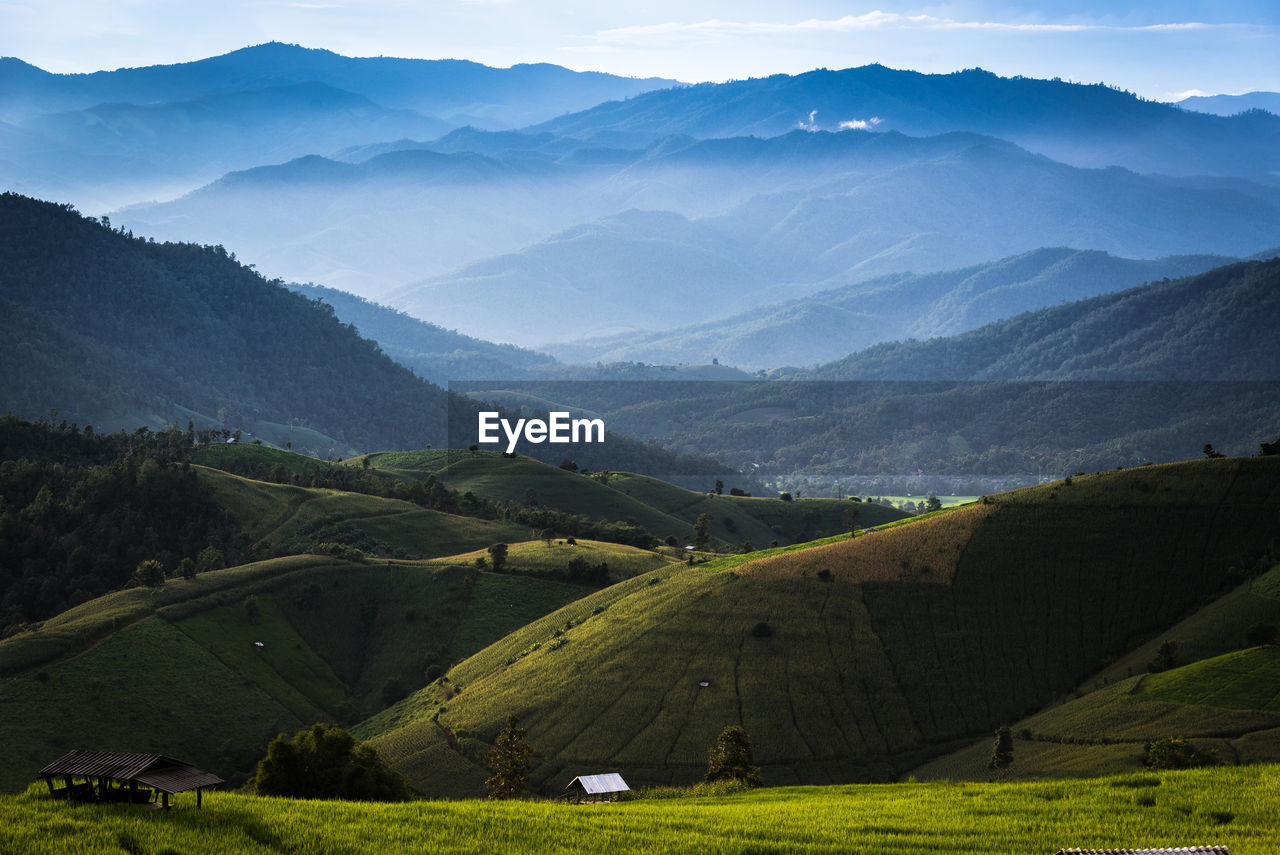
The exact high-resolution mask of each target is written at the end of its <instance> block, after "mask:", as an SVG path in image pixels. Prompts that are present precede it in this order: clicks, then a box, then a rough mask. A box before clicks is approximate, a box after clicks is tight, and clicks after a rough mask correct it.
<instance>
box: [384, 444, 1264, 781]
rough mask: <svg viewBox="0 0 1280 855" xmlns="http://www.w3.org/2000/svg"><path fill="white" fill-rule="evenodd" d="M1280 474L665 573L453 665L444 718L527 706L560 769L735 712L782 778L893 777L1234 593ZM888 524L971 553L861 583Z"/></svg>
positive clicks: (1010, 504) (1007, 508) (1128, 494)
mask: <svg viewBox="0 0 1280 855" xmlns="http://www.w3.org/2000/svg"><path fill="white" fill-rule="evenodd" d="M1278 484H1280V461H1276V460H1272V459H1256V460H1221V461H1204V462H1198V463H1193V464H1182V465H1173V466H1157V467H1144V468H1142V469H1136V470H1129V471H1123V472H1110V473H1103V474H1099V475H1094V476H1086V477H1079V478H1075V479H1073V481H1072V482H1071V483H1070V484H1067V483H1065V482H1060V483H1058V484H1056V485H1048V486H1045V487H1039V488H1032V489H1030V490H1024V491H1017V492H1015V493H1011V494H1007V495H1002V496H997V497H993V498H992V499H991V500H990V503H989V504H985V505H983V504H980V505H975V506H971V507H969V508H964V509H960V510H958V511H944V512H940V513H938V514H935V515H933V516H931V517H929V518H926V519H921V520H918V521H913V522H911V523H910V524H908V525H904V526H901V527H900V528H898V529H896V530H894V531H887V532H876V533H873V534H870V535H866V536H863V537H859V538H858V539H856V540H854V541H853V542H852V543H850V542H849V541H848V539H847V538H845V539H844V540H843V541H842V540H839V539H837V540H835V541H833V542H832V543H831V545H828V546H826V547H822V548H817V549H812V550H798V551H788V553H787V554H786V555H785V557H784V558H782V559H779V558H770V557H768V556H767V555H766V556H762V557H761V560H760V561H759V562H758V563H757V562H752V561H745V562H744V561H743V560H742V559H741V558H738V559H732V560H725V561H724V562H722V563H714V562H713V563H711V564H708V565H705V566H699V567H694V568H688V567H679V568H673V569H670V570H658V571H654V572H653V573H650V574H648V575H647V576H644V577H639V578H637V579H634V580H630V581H629V582H627V583H624V584H623V585H619V586H615V587H614V588H612V589H609V590H607V591H602V592H600V593H598V594H594V595H592V596H591V597H588V598H586V599H584V600H582V601H580V602H578V603H575V604H573V605H572V606H571V607H569V608H568V609H565V610H562V611H560V612H557V613H554V614H552V615H549V616H548V617H547V618H544V619H543V620H541V621H538V622H535V623H534V624H532V625H530V626H529V627H526V628H524V629H522V630H520V631H518V632H516V633H513V634H512V635H511V636H508V637H507V638H504V639H503V640H502V641H501V642H499V643H497V644H496V645H494V646H492V647H490V648H488V649H486V650H485V651H483V652H482V653H481V654H479V655H477V656H476V657H473V658H472V659H470V660H468V661H466V662H464V663H462V664H460V665H458V666H457V667H455V668H454V669H453V670H452V671H451V672H450V673H449V675H448V676H449V678H450V679H451V680H452V681H453V683H454V684H455V685H462V686H465V691H464V692H463V693H462V694H461V695H459V696H457V697H455V698H453V699H452V700H450V701H449V702H448V703H447V705H446V707H445V708H444V709H443V710H439V716H438V720H439V724H440V725H443V726H444V727H446V728H448V729H449V730H450V731H451V732H452V733H453V734H454V735H455V737H458V738H461V739H462V740H463V742H464V743H465V742H466V740H467V739H472V740H475V741H476V744H475V745H474V746H473V748H472V749H470V750H469V751H468V749H467V748H466V745H465V744H464V745H463V755H464V756H472V757H476V756H479V754H480V753H481V750H482V747H483V744H484V743H485V742H486V741H487V740H489V739H492V737H493V735H494V734H495V733H496V732H497V730H498V728H499V727H500V726H501V723H502V722H503V721H505V718H506V716H507V715H508V714H509V713H514V714H516V715H517V716H519V717H520V718H521V719H522V721H523V722H524V724H525V726H526V727H527V728H528V729H529V734H530V740H531V742H532V744H534V745H535V747H537V748H538V750H539V752H540V762H539V764H538V766H537V768H536V771H535V774H536V777H537V780H538V783H539V784H540V785H543V786H548V787H553V788H554V787H555V786H556V785H557V783H556V782H563V781H567V780H568V779H569V778H570V777H572V776H573V775H574V774H580V773H586V772H591V771H593V770H598V769H600V768H611V769H619V770H621V771H623V772H624V774H626V775H628V776H629V779H630V777H634V778H635V779H636V780H637V781H640V782H653V783H668V782H690V781H692V780H694V779H696V778H697V776H698V775H699V774H700V771H701V769H702V767H703V766H704V765H705V756H706V754H705V752H706V750H707V747H708V746H709V745H711V744H712V743H713V742H714V740H715V736H716V734H717V733H718V732H719V730H720V729H721V728H722V727H724V726H725V725H726V724H742V725H743V726H744V727H746V729H747V731H748V732H749V733H750V734H752V736H753V739H754V741H755V745H756V758H757V761H758V762H760V763H761V765H762V766H763V768H764V772H765V778H766V781H768V782H770V783H774V784H785V783H794V782H806V783H813V782H837V781H854V780H874V779H881V778H886V777H893V776H896V775H898V774H902V773H904V772H905V771H907V770H909V769H911V768H913V767H915V766H917V765H919V764H920V763H922V762H923V761H925V760H927V759H928V758H930V757H933V756H938V755H943V754H946V753H949V752H950V751H951V750H954V749H957V748H960V747H962V746H965V745H970V744H972V743H973V741H974V740H975V739H977V738H979V737H982V736H983V735H987V738H988V739H989V734H990V732H991V731H992V730H993V729H994V728H995V727H996V726H997V725H999V724H1003V723H1008V722H1014V721H1018V720H1020V719H1022V718H1024V717H1025V716H1027V715H1030V714H1032V713H1035V712H1037V711H1038V710H1040V709H1042V708H1044V707H1046V706H1047V705H1049V704H1052V703H1054V702H1057V701H1061V700H1062V699H1064V698H1066V697H1067V696H1069V695H1070V694H1071V693H1072V692H1074V691H1075V690H1076V688H1077V687H1079V686H1081V685H1082V684H1083V683H1084V682H1085V681H1086V680H1087V679H1088V678H1090V677H1091V675H1093V674H1094V673H1096V672H1097V671H1099V670H1100V669H1101V668H1103V667H1104V666H1105V665H1107V664H1108V663H1109V662H1111V661H1114V660H1115V659H1117V658H1119V657H1121V656H1123V655H1125V654H1126V653H1127V652H1128V651H1130V650H1131V649H1133V648H1134V647H1137V646H1139V645H1140V644H1142V643H1145V642H1147V641H1148V640H1150V639H1153V638H1155V637H1156V636H1157V635H1158V634H1159V633H1161V632H1162V631H1164V630H1166V629H1168V628H1169V627H1172V626H1174V625H1175V624H1177V623H1178V621H1179V619H1180V618H1182V617H1183V616H1184V615H1187V614H1189V613H1191V612H1194V611H1196V610H1197V609H1199V608H1200V607H1202V606H1203V605H1204V604H1205V602H1206V598H1209V599H1212V598H1214V597H1217V596H1219V595H1221V594H1222V593H1223V592H1225V591H1227V590H1229V589H1230V585H1231V584H1232V579H1233V572H1234V571H1233V568H1239V567H1243V566H1251V565H1252V564H1253V563H1254V562H1256V561H1257V560H1258V559H1259V557H1260V556H1261V555H1263V554H1265V552H1266V550H1267V549H1268V548H1269V544H1270V543H1271V540H1272V538H1274V537H1275V536H1276V534H1277V532H1276V530H1275V529H1276V512H1277V510H1278V509H1280V492H1278V491H1277V485H1278ZM864 538H865V540H864ZM877 538H884V540H881V541H880V543H881V544H884V546H883V548H881V547H880V546H877V547H876V560H877V561H880V562H884V563H886V564H887V566H889V567H895V568H901V567H904V566H905V567H909V568H921V569H923V567H924V566H930V567H934V565H936V564H938V563H939V562H938V557H939V549H941V550H942V553H943V554H946V555H951V554H952V553H954V552H957V551H958V552H959V553H960V554H959V559H958V561H956V562H955V569H954V572H953V573H952V574H951V578H950V579H949V580H948V579H947V573H946V569H945V568H944V567H941V566H939V567H937V568H936V574H935V573H932V572H931V573H929V574H925V573H922V572H919V571H915V572H911V573H907V574H905V575H903V574H901V573H899V574H898V575H897V576H896V577H894V578H891V579H889V580H887V581H878V580H876V579H872V580H867V581H858V580H859V579H861V576H860V575H859V571H858V570H857V569H856V567H857V560H856V556H858V555H860V554H861V553H860V550H861V549H863V548H864V547H863V546H862V544H861V543H860V541H863V542H865V543H866V544H870V545H876V544H877V541H876V539H877ZM956 546H960V547H961V548H960V549H958V550H957V549H956V548H955V547H956ZM779 561H785V562H786V567H787V569H786V571H785V573H778V572H777V564H778V562H779ZM806 562H811V563H809V564H808V565H807V566H806ZM842 562H846V563H847V564H848V565H851V567H852V569H850V566H846V564H845V563H842ZM904 562H905V564H904ZM823 569H831V570H832V572H831V574H830V576H829V577H825V578H824V577H823V576H822V575H820V571H821V570H823ZM878 578H879V577H877V579H878ZM437 709H438V708H437ZM421 710H422V712H424V713H425V712H427V710H428V707H427V706H423V707H421ZM434 714H435V711H434V710H433V711H431V713H430V715H427V716H426V717H427V719H428V720H429V719H430V716H431V715H434ZM402 721H403V720H402ZM428 724H429V726H419V725H417V724H408V725H407V728H409V729H411V730H405V731H404V732H399V731H398V730H389V731H385V732H383V733H381V734H378V733H376V732H375V731H376V728H371V729H370V730H368V731H366V735H368V736H375V737H376V738H375V744H377V745H378V746H379V749H380V750H382V751H384V752H385V753H386V754H388V756H391V757H392V758H393V759H397V760H401V759H403V760H406V761H407V760H408V759H409V758H410V757H412V756H413V755H414V754H415V753H416V752H420V751H427V750H434V748H432V746H434V745H438V743H439V741H440V740H442V739H444V738H445V737H444V734H443V730H442V729H441V727H439V726H437V725H436V724H435V723H432V722H429V721H428ZM419 783H420V784H421V785H423V786H430V785H432V784H435V783H438V782H435V781H427V780H421V781H419ZM560 785H562V783H561V784H560Z"/></svg>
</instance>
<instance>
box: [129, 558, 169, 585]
mask: <svg viewBox="0 0 1280 855" xmlns="http://www.w3.org/2000/svg"><path fill="white" fill-rule="evenodd" d="M130 582H131V583H132V584H134V585H146V586H147V587H148V588H159V587H160V586H161V585H163V584H164V565H163V564H161V563H160V562H159V561H156V560H155V559H154V558H148V559H146V560H145V561H139V562H138V566H137V568H135V569H134V571H133V578H132V579H130Z"/></svg>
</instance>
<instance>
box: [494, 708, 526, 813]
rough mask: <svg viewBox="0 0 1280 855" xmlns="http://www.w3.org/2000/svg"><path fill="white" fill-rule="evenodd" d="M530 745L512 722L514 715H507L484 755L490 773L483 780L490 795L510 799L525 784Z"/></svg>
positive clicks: (520, 729) (521, 728) (522, 791)
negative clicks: (491, 746) (505, 724)
mask: <svg viewBox="0 0 1280 855" xmlns="http://www.w3.org/2000/svg"><path fill="white" fill-rule="evenodd" d="M532 754H533V748H532V747H530V745H529V742H528V734H527V733H526V732H525V729H524V728H523V727H520V726H519V725H518V724H517V723H516V717H515V716H513V715H509V716H507V726H506V727H504V728H502V730H501V731H499V733H498V738H497V739H495V740H494V742H493V749H492V750H490V751H489V753H488V754H486V755H485V759H486V760H488V761H489V771H491V772H493V775H492V777H490V778H489V779H488V780H486V781H485V782H484V785H485V786H486V787H488V788H489V798H491V799H514V798H518V797H519V796H521V795H522V794H523V793H524V791H525V790H526V789H528V787H529V767H530V766H531V765H532V761H531V760H530V759H529V758H530V756H531V755H532Z"/></svg>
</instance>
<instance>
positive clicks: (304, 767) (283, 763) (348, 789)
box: [245, 723, 413, 801]
mask: <svg viewBox="0 0 1280 855" xmlns="http://www.w3.org/2000/svg"><path fill="white" fill-rule="evenodd" d="M245 788H246V789H247V790H248V791H249V792H251V793H256V794H258V795H260V796H290V797H293V798H302V799H352V800H360V801H407V800H409V799H411V798H412V797H413V790H412V788H411V787H410V786H409V782H408V781H407V780H405V777H404V776H403V775H401V774H400V773H399V772H397V771H395V770H394V769H392V768H391V767H390V766H388V765H387V764H386V763H385V762H383V760H382V759H381V758H380V757H378V755H377V753H376V752H375V751H374V750H373V749H372V748H370V747H369V746H368V745H365V744H363V743H361V742H358V741H356V739H355V737H353V736H352V735H351V734H349V733H347V732H346V731H345V730H343V729H342V728H339V727H330V726H328V725H325V724H319V723H317V724H314V725H312V726H311V727H310V729H308V730H301V731H298V733H296V734H295V735H294V736H293V737H292V738H291V737H289V736H287V735H286V734H283V733H282V734H280V735H279V736H277V737H276V738H275V739H273V740H272V741H271V744H270V745H269V746H267V756H266V757H264V758H263V759H262V760H261V761H260V762H259V763H258V770H257V772H256V773H255V774H254V776H253V777H252V778H250V779H249V782H248V784H246V787H245Z"/></svg>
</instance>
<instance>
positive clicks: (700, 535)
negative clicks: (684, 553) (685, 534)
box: [693, 514, 711, 549]
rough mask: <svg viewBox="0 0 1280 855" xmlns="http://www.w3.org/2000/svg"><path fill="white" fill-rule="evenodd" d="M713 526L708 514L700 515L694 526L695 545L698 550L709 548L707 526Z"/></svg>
mask: <svg viewBox="0 0 1280 855" xmlns="http://www.w3.org/2000/svg"><path fill="white" fill-rule="evenodd" d="M709 525H711V520H710V518H708V517H707V515H706V514H698V519H697V520H696V521H695V522H694V524H693V545H694V546H696V547H697V548H698V549H706V548H707V526H709Z"/></svg>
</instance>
